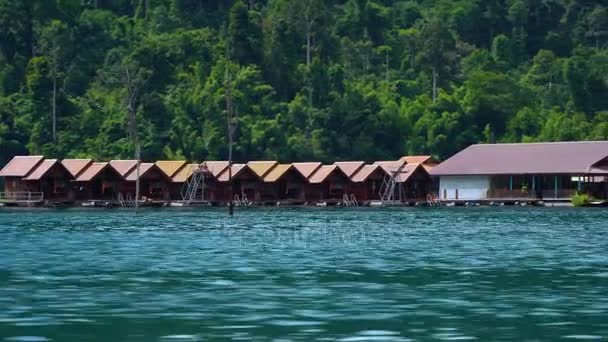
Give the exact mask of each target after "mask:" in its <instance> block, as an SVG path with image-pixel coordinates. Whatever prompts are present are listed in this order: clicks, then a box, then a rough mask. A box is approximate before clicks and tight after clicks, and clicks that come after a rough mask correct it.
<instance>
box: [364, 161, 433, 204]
mask: <svg viewBox="0 0 608 342" xmlns="http://www.w3.org/2000/svg"><path fill="white" fill-rule="evenodd" d="M374 165H378V166H380V167H381V168H382V169H383V170H384V172H386V173H387V174H388V175H391V176H394V177H395V180H396V182H397V183H398V184H399V185H400V186H401V189H402V190H403V194H404V196H405V198H402V200H405V201H424V200H426V197H427V194H430V193H431V192H432V189H433V180H432V179H431V176H430V175H429V172H428V171H427V168H426V167H425V166H423V165H424V164H418V163H412V164H407V163H406V161H405V160H404V158H402V159H400V160H397V161H378V162H375V163H374ZM427 167H429V166H427Z"/></svg>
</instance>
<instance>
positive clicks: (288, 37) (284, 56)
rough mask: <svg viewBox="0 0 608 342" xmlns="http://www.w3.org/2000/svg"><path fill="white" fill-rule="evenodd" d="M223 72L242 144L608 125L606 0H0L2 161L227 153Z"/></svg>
mask: <svg viewBox="0 0 608 342" xmlns="http://www.w3.org/2000/svg"><path fill="white" fill-rule="evenodd" d="M127 72H128V76H127ZM227 87H229V88H230V90H231V91H230V93H231V99H232V103H233V106H232V108H233V109H234V112H235V113H236V114H237V115H238V119H237V120H238V125H237V128H236V146H235V156H236V159H243V160H244V159H247V160H253V159H279V160H285V161H298V160H323V161H327V160H336V159H364V160H379V159H384V158H395V157H397V156H399V155H402V154H406V153H417V154H420V153H431V154H433V155H435V156H437V157H440V158H443V157H447V156H450V155H451V154H453V153H455V152H457V151H458V150H460V149H462V148H464V147H466V146H467V145H469V144H471V143H477V142H493V141H496V142H501V141H505V142H518V141H554V140H556V141H557V140H584V139H608V1H606V0H601V1H589V0H542V1H540V0H539V1H537V0H435V1H432V0H416V1H414V0H409V1H396V0H248V1H245V0H24V1H12V0H0V161H1V162H4V161H6V160H7V159H8V158H10V157H11V156H13V155H15V154H24V153H41V154H45V155H47V156H58V157H79V156H87V157H94V158H98V159H108V158H125V157H132V156H133V153H134V152H133V150H134V148H133V144H131V143H130V140H129V135H128V134H127V126H128V120H127V118H128V115H127V113H128V108H129V105H130V106H131V108H132V110H133V112H136V113H137V126H138V132H139V137H140V141H142V153H143V157H144V158H145V159H156V158H159V159H160V158H188V159H192V160H202V159H225V158H226V156H227V143H226V141H227V139H226V136H227V134H226V132H227V123H226V113H225V110H226V96H225V94H226V88H227ZM129 89H130V90H132V91H131V92H129V91H128V90H129ZM133 90H134V91H133ZM53 117H55V118H56V120H55V122H56V124H55V125H53ZM54 126H55V128H54Z"/></svg>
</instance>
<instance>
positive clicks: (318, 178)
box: [308, 165, 348, 184]
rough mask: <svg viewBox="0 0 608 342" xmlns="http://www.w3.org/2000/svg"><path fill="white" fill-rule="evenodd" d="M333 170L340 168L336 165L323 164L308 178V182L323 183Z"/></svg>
mask: <svg viewBox="0 0 608 342" xmlns="http://www.w3.org/2000/svg"><path fill="white" fill-rule="evenodd" d="M334 172H342V170H340V169H339V168H338V165H323V166H321V167H320V168H319V169H318V170H317V171H316V172H315V173H313V175H312V176H310V178H308V182H309V183H312V184H318V183H323V182H324V181H325V180H326V179H327V178H328V177H329V176H331V174H333V173H334ZM342 173H344V172H342ZM347 178H348V177H347Z"/></svg>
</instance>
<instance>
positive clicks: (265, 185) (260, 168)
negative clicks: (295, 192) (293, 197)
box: [247, 161, 279, 203]
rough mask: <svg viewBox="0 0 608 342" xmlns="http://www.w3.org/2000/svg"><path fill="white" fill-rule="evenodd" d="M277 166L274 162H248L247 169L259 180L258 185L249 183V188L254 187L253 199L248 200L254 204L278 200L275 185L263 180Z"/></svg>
mask: <svg viewBox="0 0 608 342" xmlns="http://www.w3.org/2000/svg"><path fill="white" fill-rule="evenodd" d="M277 165H279V164H278V162H276V161H250V162H249V163H247V167H248V168H249V169H250V170H251V171H253V173H255V174H256V176H257V177H258V179H259V182H258V184H253V183H251V184H250V186H252V187H255V197H254V198H251V197H249V199H250V200H252V201H253V202H256V203H264V202H268V203H271V202H276V201H277V200H278V197H277V192H276V189H275V184H273V183H272V182H267V181H265V180H264V178H265V177H266V175H268V174H269V173H270V172H271V171H272V170H273V169H274V168H275V167H276V166H277Z"/></svg>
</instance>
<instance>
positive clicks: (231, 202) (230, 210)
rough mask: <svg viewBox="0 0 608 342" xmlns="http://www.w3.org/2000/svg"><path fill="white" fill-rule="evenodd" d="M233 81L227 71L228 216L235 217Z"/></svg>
mask: <svg viewBox="0 0 608 342" xmlns="http://www.w3.org/2000/svg"><path fill="white" fill-rule="evenodd" d="M231 87H232V81H231V75H230V71H229V70H226V121H227V122H228V184H229V185H228V186H229V187H230V191H229V192H228V196H229V197H228V215H230V216H233V215H234V198H233V197H234V188H233V186H234V185H233V184H232V140H233V136H232V135H233V134H234V126H233V122H232V89H231Z"/></svg>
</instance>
